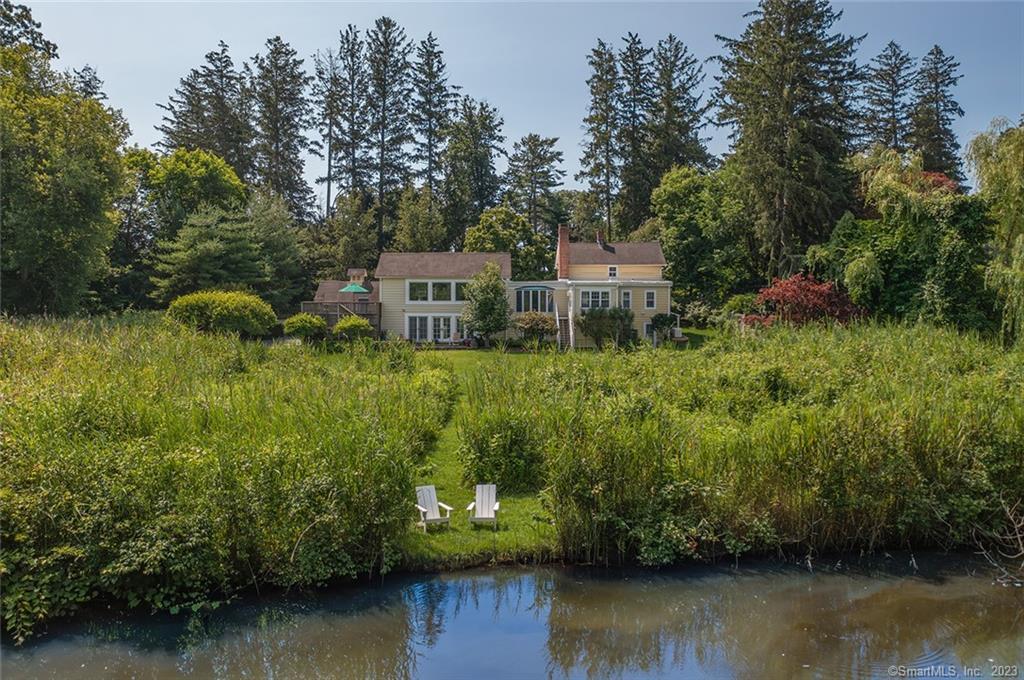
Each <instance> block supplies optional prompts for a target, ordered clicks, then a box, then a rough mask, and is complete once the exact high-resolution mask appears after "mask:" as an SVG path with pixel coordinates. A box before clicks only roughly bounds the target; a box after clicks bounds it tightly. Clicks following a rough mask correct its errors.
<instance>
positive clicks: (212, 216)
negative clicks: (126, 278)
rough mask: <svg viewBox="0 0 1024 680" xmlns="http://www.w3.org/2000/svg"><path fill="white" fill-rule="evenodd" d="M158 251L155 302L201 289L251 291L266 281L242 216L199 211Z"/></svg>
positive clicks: (256, 245) (213, 209) (219, 210)
mask: <svg viewBox="0 0 1024 680" xmlns="http://www.w3.org/2000/svg"><path fill="white" fill-rule="evenodd" d="M159 248H160V253H159V254H158V255H157V258H156V272H155V273H154V275H153V278H152V281H153V293H152V295H153V297H154V299H156V300H157V301H159V302H164V303H166V302H170V301H171V300H172V299H174V298H176V297H178V296H179V295H184V294H185V293H193V292H195V291H197V290H203V289H206V288H220V287H225V286H231V287H250V288H255V287H257V286H260V285H263V284H265V283H266V281H267V272H266V269H265V267H264V263H263V261H262V259H261V256H260V249H259V245H258V244H257V243H256V240H255V238H254V236H253V233H252V229H251V228H250V225H249V224H248V223H247V221H246V216H245V213H244V212H243V211H242V210H233V211H224V210H221V209H218V208H205V209H202V210H200V211H199V212H196V213H194V214H193V215H192V216H191V217H189V219H188V221H187V222H186V223H185V226H183V227H182V228H181V230H180V231H179V232H178V234H177V236H176V237H175V238H174V240H173V241H168V242H164V243H161V244H160V246H159Z"/></svg>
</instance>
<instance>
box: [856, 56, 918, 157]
mask: <svg viewBox="0 0 1024 680" xmlns="http://www.w3.org/2000/svg"><path fill="white" fill-rule="evenodd" d="M913 84H914V59H913V57H911V56H910V54H908V53H907V52H905V51H904V50H903V48H901V47H900V46H899V44H898V43H896V42H894V41H892V40H890V41H889V44H888V45H886V46H885V49H884V50H882V52H881V53H880V54H879V55H878V56H876V57H875V58H874V59H872V60H871V65H870V66H869V67H868V69H867V73H866V74H865V78H864V114H863V115H864V122H863V128H864V142H865V144H866V145H868V146H871V145H873V144H881V145H882V146H885V147H886V148H889V149H893V150H894V151H899V152H900V153H902V152H904V151H906V150H907V133H908V132H909V131H910V90H911V87H912V86H913Z"/></svg>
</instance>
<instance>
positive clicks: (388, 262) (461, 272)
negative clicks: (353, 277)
mask: <svg viewBox="0 0 1024 680" xmlns="http://www.w3.org/2000/svg"><path fill="white" fill-rule="evenodd" d="M487 262H497V263H498V266H499V267H501V275H502V277H503V278H506V279H511V278H512V256H511V255H510V254H508V253H381V255H380V261H379V262H378V263H377V270H376V272H374V274H375V276H376V277H377V278H381V277H384V276H393V277H400V278H409V279H417V278H446V279H468V278H470V277H472V276H474V275H476V274H477V273H479V272H480V270H481V269H483V268H484V264H486V263H487Z"/></svg>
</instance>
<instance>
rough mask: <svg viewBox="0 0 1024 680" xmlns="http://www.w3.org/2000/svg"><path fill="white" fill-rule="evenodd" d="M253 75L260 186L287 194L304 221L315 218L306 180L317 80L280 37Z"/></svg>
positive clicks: (269, 44)
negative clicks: (311, 91) (310, 91)
mask: <svg viewBox="0 0 1024 680" xmlns="http://www.w3.org/2000/svg"><path fill="white" fill-rule="evenodd" d="M252 68H253V72H252V73H251V75H250V79H249V82H250V89H251V90H252V98H253V106H254V112H255V123H256V126H255V127H256V139H255V144H254V145H253V147H254V151H255V179H256V184H258V185H259V186H261V187H263V188H264V189H267V190H269V191H272V192H274V193H276V194H278V195H279V196H281V197H282V198H283V199H284V200H285V202H286V203H287V204H288V209H289V210H291V211H292V214H293V215H294V216H295V217H296V218H298V219H304V218H305V217H307V216H308V214H309V209H310V205H311V203H312V195H311V192H310V189H309V186H308V185H307V184H306V180H305V179H304V178H303V171H304V169H305V162H304V160H303V158H302V155H303V153H304V152H305V151H306V150H307V149H308V148H309V140H308V139H307V138H306V136H305V131H306V130H307V129H309V128H310V127H311V123H312V121H311V113H310V104H309V99H308V97H307V96H306V89H307V87H308V86H309V83H310V80H311V78H310V77H309V76H308V75H306V73H305V72H304V71H303V69H302V59H299V58H298V54H297V52H296V51H295V50H294V49H292V47H291V46H290V45H289V44H288V43H286V42H285V41H283V40H282V39H281V38H280V36H275V37H273V38H270V39H268V40H267V42H266V54H262V55H261V54H258V55H256V56H255V57H253V59H252Z"/></svg>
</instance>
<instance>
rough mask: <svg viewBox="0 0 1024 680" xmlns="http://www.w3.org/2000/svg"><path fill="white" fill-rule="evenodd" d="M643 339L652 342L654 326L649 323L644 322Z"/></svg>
mask: <svg viewBox="0 0 1024 680" xmlns="http://www.w3.org/2000/svg"><path fill="white" fill-rule="evenodd" d="M644 337H645V338H647V339H648V340H654V324H652V323H651V322H650V321H644Z"/></svg>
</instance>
